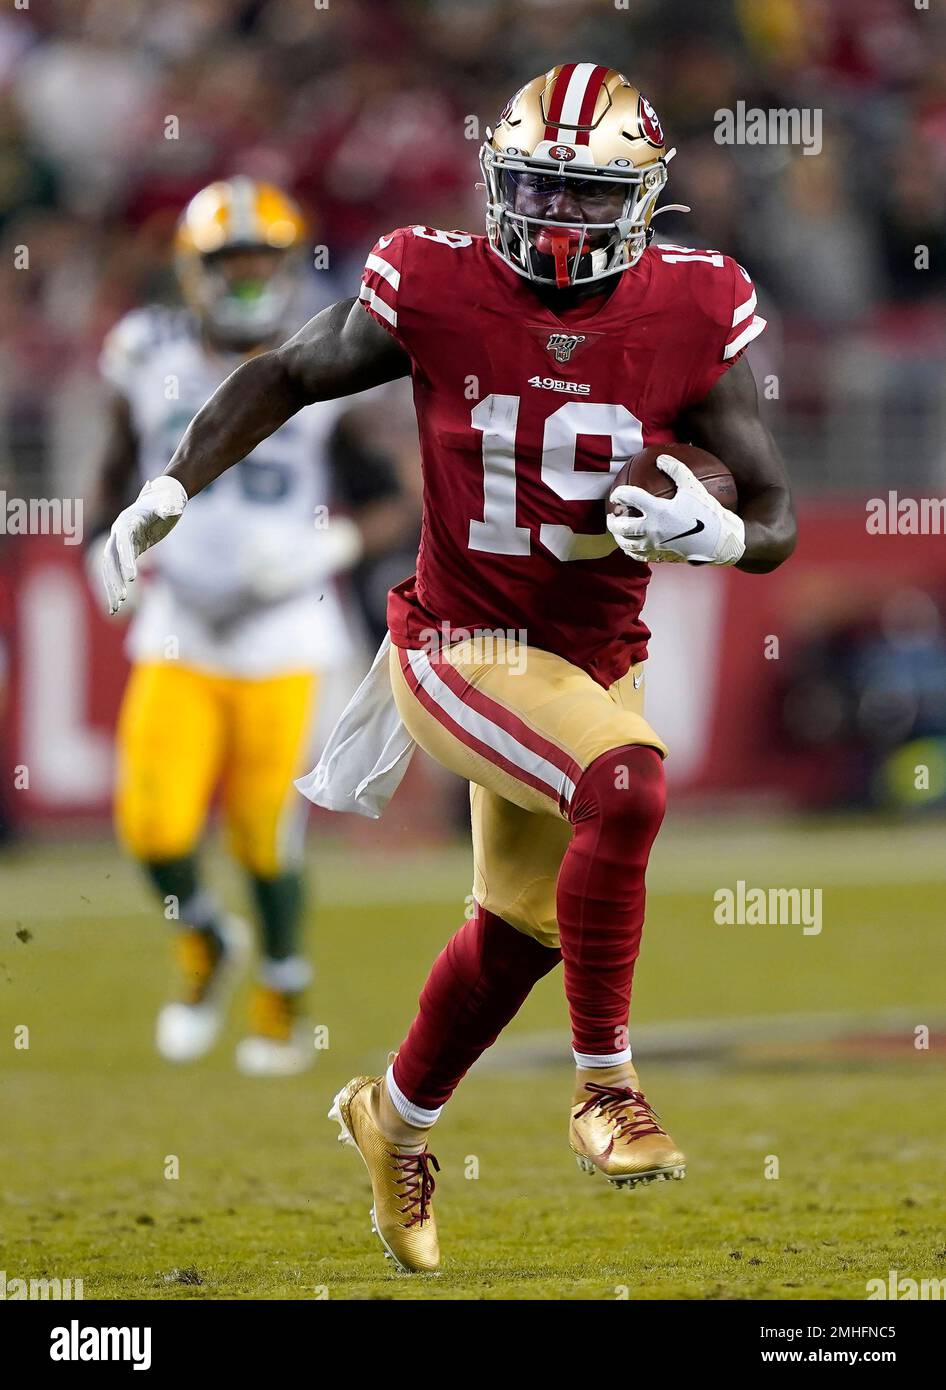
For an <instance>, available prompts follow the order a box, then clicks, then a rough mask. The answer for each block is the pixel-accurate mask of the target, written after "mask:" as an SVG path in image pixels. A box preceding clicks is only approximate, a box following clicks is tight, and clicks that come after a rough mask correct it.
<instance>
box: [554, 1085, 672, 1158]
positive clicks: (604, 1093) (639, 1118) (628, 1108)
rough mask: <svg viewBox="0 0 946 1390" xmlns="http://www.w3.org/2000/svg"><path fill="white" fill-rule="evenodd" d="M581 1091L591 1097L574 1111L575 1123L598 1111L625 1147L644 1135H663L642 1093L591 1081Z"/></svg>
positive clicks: (663, 1131) (627, 1087) (663, 1132)
mask: <svg viewBox="0 0 946 1390" xmlns="http://www.w3.org/2000/svg"><path fill="white" fill-rule="evenodd" d="M585 1090H586V1091H591V1092H592V1094H591V1095H590V1096H589V1098H588V1099H587V1100H586V1101H585V1103H584V1105H583V1106H582V1107H581V1109H580V1110H579V1111H578V1114H577V1116H576V1118H577V1119H581V1117H582V1116H583V1115H587V1114H588V1112H589V1110H594V1109H598V1110H600V1111H601V1112H602V1114H603V1115H605V1116H606V1117H607V1119H609V1120H610V1121H611V1123H612V1125H613V1126H614V1129H615V1133H616V1136H617V1138H619V1139H625V1140H627V1142H628V1143H633V1142H634V1140H635V1139H643V1138H644V1137H645V1135H648V1134H666V1133H667V1131H666V1130H665V1129H662V1128H661V1126H660V1125H659V1124H658V1123H657V1120H658V1119H659V1116H658V1114H657V1112H656V1110H655V1109H654V1107H653V1106H652V1105H651V1104H650V1102H649V1101H648V1100H647V1098H646V1096H645V1095H644V1093H643V1092H642V1091H635V1090H634V1089H633V1087H631V1086H599V1085H598V1084H597V1082H595V1081H589V1082H588V1083H587V1085H586V1086H585Z"/></svg>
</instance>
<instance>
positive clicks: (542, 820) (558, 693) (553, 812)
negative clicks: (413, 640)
mask: <svg viewBox="0 0 946 1390" xmlns="http://www.w3.org/2000/svg"><path fill="white" fill-rule="evenodd" d="M390 660H391V681H392V684H393V686H394V697H395V700H396V702H397V707H398V712H399V714H400V716H401V719H402V720H403V721H404V724H405V725H406V727H407V729H408V732H409V733H410V734H411V736H412V737H413V738H414V739H416V741H417V742H418V743H419V744H420V746H421V747H422V748H423V749H425V750H426V752H428V753H429V754H430V755H431V757H433V758H435V759H436V761H437V762H439V763H441V764H442V765H443V766H444V767H446V768H449V770H450V771H451V772H455V773H457V774H458V775H459V776H460V777H465V778H466V779H467V780H468V781H469V782H470V783H471V787H470V795H471V808H472V818H473V868H474V881H473V896H474V898H475V899H476V901H477V902H478V903H479V904H480V906H481V907H484V908H486V909H487V910H488V911H490V912H493V913H495V914H496V915H497V916H498V917H502V918H503V919H504V920H505V921H507V922H509V923H510V924H511V925H512V926H514V927H517V928H518V929H519V930H520V931H523V932H527V933H528V934H529V935H530V936H534V937H535V938H536V939H537V940H539V941H541V942H542V943H543V944H544V945H546V946H557V945H558V923H557V921H556V916H555V884H556V879H557V877H558V871H559V867H560V865H561V862H562V856H563V855H564V853H565V850H566V848H567V847H568V842H569V839H570V838H571V825H570V824H569V821H568V814H569V806H570V802H571V798H572V795H573V794H574V790H575V783H576V782H577V780H578V778H579V777H580V776H581V774H582V772H583V771H584V770H585V768H586V767H588V766H589V765H590V764H591V763H593V762H594V761H595V759H596V758H599V757H601V755H602V754H603V753H607V752H609V751H610V750H611V749H613V748H621V747H623V746H624V745H625V744H644V745H646V746H647V747H650V748H656V749H657V750H658V752H659V753H660V754H661V755H663V756H666V752H667V749H666V746H665V745H664V743H663V742H662V740H661V739H660V738H659V737H658V735H657V734H656V733H655V732H654V730H653V729H652V728H651V727H650V725H649V724H648V723H647V721H646V720H645V719H644V715H643V706H644V689H643V666H642V664H639V665H637V666H634V667H632V668H631V670H630V671H628V673H627V675H626V676H624V677H622V679H621V680H619V681H617V682H616V683H615V684H614V685H612V686H611V688H610V689H609V690H605V689H603V687H602V686H600V685H598V684H597V682H596V681H594V680H592V678H591V677H590V676H589V675H588V674H587V673H586V672H585V671H582V670H580V668H579V667H577V666H573V665H572V664H571V663H570V662H568V661H565V660H564V659H563V658H562V657H560V656H554V655H553V654H552V653H551V652H545V651H540V650H538V649H537V648H534V647H529V648H526V647H525V646H523V645H521V644H518V643H516V642H513V641H511V640H508V639H505V638H503V637H500V636H493V635H491V634H487V635H486V636H485V637H483V636H478V637H473V638H471V639H470V640H469V641H465V642H458V643H456V644H454V645H453V646H451V647H448V648H446V649H444V650H443V651H440V652H436V653H428V652H426V651H424V650H422V649H413V650H410V651H407V650H404V649H402V648H398V647H392V649H391V658H390Z"/></svg>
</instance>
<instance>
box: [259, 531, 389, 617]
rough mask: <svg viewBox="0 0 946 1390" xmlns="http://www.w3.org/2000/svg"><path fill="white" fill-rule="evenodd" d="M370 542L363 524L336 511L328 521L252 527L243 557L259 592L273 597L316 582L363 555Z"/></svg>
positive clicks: (321, 581) (268, 597)
mask: <svg viewBox="0 0 946 1390" xmlns="http://www.w3.org/2000/svg"><path fill="white" fill-rule="evenodd" d="M363 550H364V542H363V540H362V537H361V531H360V529H359V527H358V526H357V525H356V524H355V522H354V521H352V520H351V519H350V518H349V517H347V516H338V517H334V518H333V519H332V521H331V522H330V523H329V525H328V526H327V527H325V528H324V529H320V528H317V527H314V526H311V525H310V526H305V527H302V526H300V527H299V528H298V529H296V530H294V531H293V532H292V533H288V532H287V530H286V527H285V526H281V527H279V528H276V529H273V530H262V529H259V530H256V531H254V532H252V533H251V534H250V536H249V538H248V539H247V542H246V544H245V545H244V547H243V552H242V557H241V558H242V561H243V564H244V565H245V566H246V573H247V575H248V583H249V587H250V588H251V590H252V592H253V594H254V595H255V597H256V598H258V599H262V600H264V601H268V602H274V601H276V600H277V599H281V598H287V597H288V596H289V595H290V594H294V593H298V592H299V591H300V590H302V589H309V588H315V587H316V586H317V585H319V584H321V583H323V582H324V581H325V580H327V579H330V578H331V577H332V575H333V574H338V573H339V572H340V571H341V570H346V569H351V567H352V566H353V565H356V564H357V563H358V561H359V560H360V559H361V555H362V551H363Z"/></svg>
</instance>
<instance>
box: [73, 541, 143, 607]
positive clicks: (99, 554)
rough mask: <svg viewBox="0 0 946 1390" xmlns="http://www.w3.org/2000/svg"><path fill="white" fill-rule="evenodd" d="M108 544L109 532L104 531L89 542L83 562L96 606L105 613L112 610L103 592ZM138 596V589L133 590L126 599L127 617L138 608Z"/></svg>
mask: <svg viewBox="0 0 946 1390" xmlns="http://www.w3.org/2000/svg"><path fill="white" fill-rule="evenodd" d="M107 545H108V534H107V533H106V532H105V531H103V532H102V534H101V535H99V536H96V538H95V540H94V541H90V542H89V544H88V545H87V546H86V549H85V554H84V556H83V563H84V565H85V577H86V580H87V581H88V585H89V589H90V590H91V593H92V598H93V601H94V603H95V606H96V608H99V609H101V611H102V612H103V613H108V612H110V611H111V610H110V609H109V606H108V600H107V599H106V597H105V595H104V593H103V592H102V565H103V563H104V561H105V548H106V546H107ZM138 597H139V595H138V592H137V590H133V591H132V592H131V593H130V594H129V596H128V598H127V599H126V600H125V602H124V605H123V612H124V615H125V617H130V616H131V615H132V613H133V612H134V611H135V609H136V608H137V606H138V603H137V600H138Z"/></svg>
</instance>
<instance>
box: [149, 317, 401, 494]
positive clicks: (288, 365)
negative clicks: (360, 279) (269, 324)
mask: <svg viewBox="0 0 946 1390" xmlns="http://www.w3.org/2000/svg"><path fill="white" fill-rule="evenodd" d="M410 369H411V361H410V358H409V357H408V355H407V353H406V352H405V351H404V349H403V348H401V347H399V346H398V344H397V343H396V342H395V341H394V339H393V338H392V337H391V335H390V334H389V333H387V332H386V331H385V330H384V329H383V328H382V327H381V326H380V324H378V323H376V322H375V320H374V319H372V318H371V316H370V314H366V313H365V312H364V310H363V309H362V308H361V306H360V305H359V304H358V301H357V300H355V299H344V300H341V301H340V302H339V303H338V304H333V305H332V306H331V307H330V308H328V309H323V311H322V312H321V314H317V315H316V316H315V318H314V319H310V320H309V322H308V323H307V324H306V325H305V327H304V328H302V329H300V331H299V332H298V333H297V334H296V335H295V337H294V338H290V339H289V341H288V342H286V343H284V344H283V345H282V347H279V348H275V349H274V350H273V351H272V352H263V353H260V355H259V356H258V357H252V358H250V360H249V361H248V362H244V363H243V364H242V366H239V367H237V369H236V371H235V372H232V373H231V375H230V376H228V377H227V379H226V381H225V382H224V383H223V385H222V386H220V387H218V389H217V390H216V391H215V392H214V394H213V395H212V396H211V398H210V400H209V401H208V402H207V404H206V405H205V406H204V407H203V409H202V410H200V411H198V413H197V414H196V415H195V416H194V418H193V420H192V421H191V423H190V424H189V425H188V427H187V430H186V432H185V434H184V437H183V439H182V440H181V442H180V444H179V445H178V446H177V449H176V451H175V453H174V457H173V458H172V459H171V462H170V463H169V464H168V466H167V468H166V469H165V472H166V473H167V474H169V475H170V476H171V477H172V478H176V479H177V480H178V482H180V483H181V484H182V485H183V488H184V491H185V492H186V493H187V496H188V497H193V496H194V494H195V492H200V490H201V488H204V487H206V486H207V484H208V483H211V482H213V480H214V478H218V477H219V476H220V474H221V473H224V472H225V471H226V470H227V469H228V468H231V467H232V466H233V464H235V463H238V462H239V461H240V459H242V458H245V457H246V455H247V454H248V453H250V451H251V450H252V449H255V448H256V446H257V444H259V443H261V441H262V440H264V439H266V438H268V436H269V435H271V434H272V433H273V432H274V431H275V430H278V429H279V427H280V425H284V424H285V423H286V421H287V420H288V419H289V418H290V416H292V415H295V414H296V412H297V411H299V410H301V409H302V408H303V406H306V405H311V404H312V403H313V402H314V401H327V400H334V399H335V398H336V397H337V396H350V395H352V394H353V393H354V392H356V391H366V390H367V389H368V388H369V387H371V386H378V385H380V384H381V383H382V382H385V381H394V380H395V378H397V377H402V376H406V375H407V374H408V372H409V371H410Z"/></svg>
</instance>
